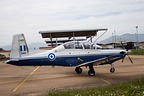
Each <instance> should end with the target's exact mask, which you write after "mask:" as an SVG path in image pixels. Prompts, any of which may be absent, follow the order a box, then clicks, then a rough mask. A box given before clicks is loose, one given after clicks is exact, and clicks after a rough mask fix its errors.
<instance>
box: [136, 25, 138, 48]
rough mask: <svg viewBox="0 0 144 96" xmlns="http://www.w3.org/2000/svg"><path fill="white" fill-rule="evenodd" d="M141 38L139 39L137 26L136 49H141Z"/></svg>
mask: <svg viewBox="0 0 144 96" xmlns="http://www.w3.org/2000/svg"><path fill="white" fill-rule="evenodd" d="M138 43H139V38H138V26H136V49H138V47H139V44H138Z"/></svg>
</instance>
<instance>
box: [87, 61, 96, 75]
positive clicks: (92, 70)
mask: <svg viewBox="0 0 144 96" xmlns="http://www.w3.org/2000/svg"><path fill="white" fill-rule="evenodd" d="M88 75H89V76H94V75H95V70H94V68H93V63H90V64H89V71H88Z"/></svg>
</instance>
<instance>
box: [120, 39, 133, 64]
mask: <svg viewBox="0 0 144 96" xmlns="http://www.w3.org/2000/svg"><path fill="white" fill-rule="evenodd" d="M121 45H122V49H126V51H127V52H128V50H129V49H130V47H131V45H130V44H129V43H128V44H127V46H126V47H125V46H124V44H123V43H122V41H121ZM120 54H125V55H127V56H128V58H129V60H130V62H131V63H132V64H133V61H132V59H131V58H130V56H129V54H128V53H126V52H124V51H122V52H120ZM124 59H125V57H124V58H123V59H122V62H124Z"/></svg>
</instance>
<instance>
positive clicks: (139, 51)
mask: <svg viewBox="0 0 144 96" xmlns="http://www.w3.org/2000/svg"><path fill="white" fill-rule="evenodd" d="M131 54H132V55H144V49H132V50H131Z"/></svg>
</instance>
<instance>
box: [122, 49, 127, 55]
mask: <svg viewBox="0 0 144 96" xmlns="http://www.w3.org/2000/svg"><path fill="white" fill-rule="evenodd" d="M120 54H125V55H126V54H128V51H126V50H122V51H121V52H120Z"/></svg>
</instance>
